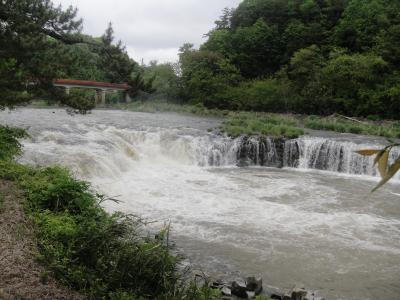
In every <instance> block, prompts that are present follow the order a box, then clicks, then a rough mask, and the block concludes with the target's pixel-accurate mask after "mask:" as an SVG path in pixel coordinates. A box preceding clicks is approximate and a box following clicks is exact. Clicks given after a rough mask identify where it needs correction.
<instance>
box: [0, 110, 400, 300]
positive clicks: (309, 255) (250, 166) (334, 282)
mask: <svg viewBox="0 0 400 300" xmlns="http://www.w3.org/2000/svg"><path fill="white" fill-rule="evenodd" d="M0 124H8V125H13V126H20V127H23V128H27V129H28V132H29V133H30V135H31V138H29V139H27V140H25V141H24V142H23V144H24V153H23V155H22V157H21V158H20V160H21V162H23V163H28V164H34V165H52V164H61V165H64V166H67V167H69V168H71V169H72V170H73V172H74V173H75V174H76V176H78V177H79V178H82V179H85V180H88V181H90V182H91V183H92V184H93V186H94V187H95V188H96V189H97V190H99V191H100V192H103V193H105V194H107V195H109V196H112V197H116V198H118V199H119V200H121V201H122V202H121V203H119V204H116V203H114V202H106V203H105V204H104V206H105V208H106V209H107V210H109V211H116V210H118V211H123V212H126V213H134V214H138V215H141V216H143V217H144V218H146V219H147V220H149V221H153V220H154V221H157V222H156V223H153V224H152V226H153V227H154V226H156V227H159V228H161V226H163V224H166V223H168V222H171V228H172V231H171V238H172V239H173V240H174V241H175V243H176V245H177V248H178V249H179V250H180V251H182V252H183V253H184V254H185V255H186V256H187V257H188V261H190V262H191V263H192V264H194V265H195V266H196V267H197V268H201V269H203V270H205V271H207V272H210V273H214V274H217V273H218V274H221V275H223V276H225V277H227V278H235V277H240V276H247V275H259V276H262V277H263V279H264V282H265V283H266V284H267V285H270V286H275V287H279V288H290V287H292V286H293V285H294V284H296V283H301V284H302V285H304V286H305V287H307V288H309V289H313V290H317V291H318V294H319V295H321V296H324V297H326V298H327V299H329V300H333V299H346V300H361V299H362V300H367V299H371V300H380V299H385V300H386V299H400V196H399V195H398V194H397V193H399V192H400V188H399V185H398V181H396V180H395V181H393V182H391V183H389V184H387V185H386V186H384V187H383V188H382V189H381V190H379V191H378V192H376V193H374V194H370V193H369V191H370V190H371V188H372V187H373V186H374V185H375V184H376V182H377V181H378V178H377V177H376V171H375V170H374V168H373V167H372V161H371V159H370V158H362V157H359V156H358V155H357V154H355V153H354V152H353V150H354V149H359V148H365V147H373V146H378V145H379V144H381V143H382V140H381V139H371V138H365V137H360V136H352V135H333V134H329V137H328V138H327V137H324V134H323V133H322V134H321V133H319V134H318V135H319V137H304V138H300V139H298V140H296V141H291V142H286V143H285V144H284V145H282V146H281V148H282V151H283V152H282V154H281V157H279V153H278V152H279V151H278V150H277V148H279V147H278V146H277V145H275V144H274V141H271V140H267V141H264V142H263V143H261V144H260V142H259V141H256V140H243V139H236V140H232V139H230V138H228V137H222V136H219V135H216V134H215V133H213V132H209V131H208V129H210V128H215V127H217V126H219V124H220V120H218V119H214V118H200V117H195V116H186V115H179V114H173V113H155V114H149V113H134V112H124V111H101V110H96V111H93V113H91V114H89V115H86V116H82V115H74V116H71V115H68V114H67V113H66V112H65V111H64V110H60V109H28V108H24V109H19V110H16V111H13V112H11V113H10V112H7V111H4V112H0ZM326 136H328V134H327V135H326ZM276 164H280V165H281V166H283V168H274V167H273V166H276ZM239 165H240V167H239Z"/></svg>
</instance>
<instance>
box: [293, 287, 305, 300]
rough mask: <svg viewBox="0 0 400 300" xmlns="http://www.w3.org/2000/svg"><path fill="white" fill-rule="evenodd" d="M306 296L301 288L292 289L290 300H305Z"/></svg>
mask: <svg viewBox="0 0 400 300" xmlns="http://www.w3.org/2000/svg"><path fill="white" fill-rule="evenodd" d="M306 296H307V291H306V290H305V289H303V288H294V289H293V290H292V294H291V299H292V300H305V297H306Z"/></svg>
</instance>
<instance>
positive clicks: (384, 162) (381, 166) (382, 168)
mask: <svg viewBox="0 0 400 300" xmlns="http://www.w3.org/2000/svg"><path fill="white" fill-rule="evenodd" d="M388 160H389V151H385V152H384V153H383V154H382V155H381V157H380V158H379V161H378V170H379V173H380V174H381V177H382V178H383V177H385V176H386V173H387V169H388Z"/></svg>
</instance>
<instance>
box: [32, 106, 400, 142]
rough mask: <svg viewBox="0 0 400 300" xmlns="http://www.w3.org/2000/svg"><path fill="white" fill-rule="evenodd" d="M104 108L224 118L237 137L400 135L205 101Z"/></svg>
mask: <svg viewBox="0 0 400 300" xmlns="http://www.w3.org/2000/svg"><path fill="white" fill-rule="evenodd" d="M31 107H35V108H43V107H48V106H47V104H46V103H45V102H43V101H41V102H35V103H33V104H32V105H31ZM104 108H113V109H123V110H129V111H136V112H148V113H155V112H176V113H183V114H194V115H198V116H209V117H219V118H223V123H222V127H221V131H222V132H225V133H227V134H228V135H231V136H233V137H236V136H239V135H242V134H244V135H269V136H274V137H286V138H294V137H297V136H299V135H303V134H304V133H305V129H313V130H325V131H334V132H338V133H353V134H363V135H373V136H381V137H386V138H400V122H399V121H390V120H382V121H372V120H368V119H361V120H350V119H346V118H344V117H342V116H338V115H332V116H327V117H324V116H308V115H292V114H274V113H262V112H240V111H239V112H238V111H228V110H218V109H208V108H206V107H204V106H203V105H201V104H198V105H191V104H176V103H171V102H167V101H134V102H131V103H115V104H108V105H107V106H105V107H104Z"/></svg>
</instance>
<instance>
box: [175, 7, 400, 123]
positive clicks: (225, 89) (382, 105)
mask: <svg viewBox="0 0 400 300" xmlns="http://www.w3.org/2000/svg"><path fill="white" fill-rule="evenodd" d="M215 25H216V26H215V28H214V29H213V30H211V31H210V32H209V33H208V34H207V37H208V38H207V41H206V42H205V43H204V44H203V45H202V46H201V47H200V49H199V50H195V49H194V48H193V45H191V44H185V45H184V46H183V47H182V48H181V50H180V65H181V75H182V77H181V78H180V93H179V96H180V98H181V99H184V101H186V102H194V103H203V104H204V105H205V106H207V107H213V108H223V109H233V110H255V111H270V112H296V113H307V114H323V115H326V114H331V113H334V112H337V113H342V114H346V115H353V116H365V117H367V116H370V117H371V118H377V117H384V118H395V119H398V118H400V105H399V104H400V73H399V72H400V68H399V67H400V2H399V1H397V0H335V1H331V0H289V1H288V0H244V1H243V2H242V3H241V4H240V5H239V7H238V8H236V9H233V10H230V9H226V10H224V12H223V15H222V16H221V18H220V19H219V20H217V21H216V22H215Z"/></svg>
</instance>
